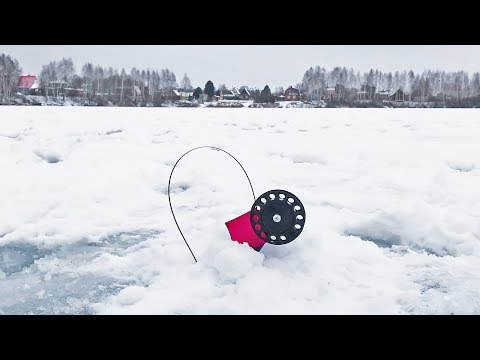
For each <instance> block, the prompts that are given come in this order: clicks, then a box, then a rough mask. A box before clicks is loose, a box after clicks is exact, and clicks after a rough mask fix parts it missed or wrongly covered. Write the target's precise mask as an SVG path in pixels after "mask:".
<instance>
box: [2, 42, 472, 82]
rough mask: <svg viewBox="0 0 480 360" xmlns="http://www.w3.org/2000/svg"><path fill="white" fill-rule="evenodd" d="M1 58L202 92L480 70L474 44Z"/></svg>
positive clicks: (176, 49)
mask: <svg viewBox="0 0 480 360" xmlns="http://www.w3.org/2000/svg"><path fill="white" fill-rule="evenodd" d="M0 53H5V54H9V55H11V56H13V57H15V58H16V59H17V60H18V61H19V62H20V65H21V66H22V68H23V73H24V74H25V75H26V74H34V75H38V73H39V72H40V69H41V67H42V65H43V64H46V63H48V62H49V61H52V60H60V59H61V58H62V57H71V58H72V59H73V61H74V63H75V67H76V70H77V72H78V73H79V72H80V70H81V67H82V65H83V63H84V62H87V61H89V62H92V63H94V64H95V65H96V64H99V65H101V66H104V67H108V66H112V67H114V68H115V67H116V68H118V69H119V70H121V68H122V67H124V68H125V70H126V71H127V72H129V71H130V69H131V68H132V67H137V68H140V69H144V68H145V69H146V68H151V69H157V70H160V69H162V68H169V69H170V70H172V71H173V72H174V73H175V75H176V76H177V82H179V81H180V79H181V77H182V76H183V74H184V73H187V74H188V76H189V77H190V79H191V81H192V85H194V86H200V87H202V88H203V86H204V85H205V83H206V82H207V80H212V81H213V83H214V85H215V86H216V87H217V86H218V85H219V84H221V83H224V84H226V85H227V86H228V87H230V86H241V85H248V86H251V87H258V88H263V87H264V86H265V85H266V84H268V85H269V86H270V87H271V88H272V89H273V88H275V87H276V86H283V87H287V86H289V85H295V84H296V83H298V82H300V81H301V79H302V76H303V74H304V72H305V71H306V70H307V69H308V68H309V67H310V66H315V65H320V66H323V67H325V68H326V69H327V70H329V69H331V68H333V67H334V66H346V67H353V68H354V69H355V70H360V71H361V72H365V71H368V70H370V68H377V69H379V70H382V71H392V72H393V71H396V70H409V69H412V70H414V71H415V72H421V71H423V70H424V69H426V68H429V69H440V70H447V71H448V70H465V71H467V72H469V73H472V72H477V71H480V46H478V45H468V46H466V45H148V46H146V45H0Z"/></svg>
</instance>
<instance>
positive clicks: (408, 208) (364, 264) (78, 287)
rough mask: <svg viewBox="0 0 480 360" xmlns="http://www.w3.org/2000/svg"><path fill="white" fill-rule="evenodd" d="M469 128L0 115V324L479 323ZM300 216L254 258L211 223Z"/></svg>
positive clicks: (461, 120) (11, 111) (144, 114)
mask: <svg viewBox="0 0 480 360" xmlns="http://www.w3.org/2000/svg"><path fill="white" fill-rule="evenodd" d="M479 136H480V122H479V121H478V110H474V109H473V110H463V109H428V110H424V109H207V108H197V109H188V108H88V107H87V108H82V107H63V108H55V107H6V106H4V107H0V169H1V176H0V198H1V199H2V201H1V202H0V314H60V313H68V314H89V313H100V314H480V261H479V260H480V191H478V187H479V182H480V142H479V141H478V139H479ZM201 145H212V146H217V147H220V148H222V149H225V150H226V151H229V152H230V153H232V154H233V155H234V156H236V157H237V158H238V160H239V161H240V162H241V163H242V164H243V166H244V167H245V169H246V171H247V172H248V174H249V176H250V178H251V180H252V183H253V186H254V189H255V192H256V195H257V196H258V195H260V194H262V193H263V192H265V191H268V190H271V189H285V190H287V191H290V192H292V193H294V194H295V195H296V196H298V197H299V199H300V200H301V201H302V202H303V204H304V206H305V210H306V214H307V217H306V224H305V229H304V231H303V232H302V234H301V235H300V236H299V237H298V238H297V239H296V240H295V241H293V242H291V243H289V244H287V245H283V246H274V245H268V244H267V245H265V246H264V248H263V249H262V251H261V252H259V253H258V252H255V251H253V250H252V249H250V248H249V247H248V246H247V245H241V244H238V243H236V242H233V241H231V240H230V237H229V234H228V231H227V229H226V227H225V224H224V223H225V222H226V221H228V220H230V219H233V218H235V217H237V216H239V215H241V214H243V213H245V212H246V211H248V210H249V209H250V206H251V204H252V202H253V197H252V194H251V192H250V187H249V186H248V182H247V180H246V178H245V176H244V174H243V172H242V171H241V169H240V167H239V166H238V164H236V163H235V161H233V160H232V159H231V158H229V157H228V156H226V155H225V154H224V153H222V152H219V151H212V150H209V149H202V150H197V151H195V152H192V153H190V154H189V155H187V156H186V157H185V158H184V159H183V160H182V161H181V162H180V163H179V165H178V168H177V169H176V170H175V172H174V175H173V184H172V185H173V187H172V203H173V206H174V209H175V211H176V215H177V219H178V221H179V223H180V225H181V227H182V230H183V232H184V234H185V236H186V238H187V240H188V241H189V243H190V245H191V247H192V249H193V251H194V252H195V254H196V256H197V258H198V260H199V262H198V263H197V264H195V263H194V261H193V259H192V257H191V255H190V253H189V252H188V249H187V248H186V246H185V244H184V242H183V240H182V238H181V237H180V234H179V233H178V231H177V228H176V227H175V224H174V221H173V219H172V216H171V214H170V209H169V206H168V198H167V183H168V176H169V174H170V171H171V169H172V166H173V164H174V163H175V161H176V160H177V159H178V158H179V156H180V155H182V154H183V153H184V152H185V151H187V150H189V149H191V148H193V147H196V146H201Z"/></svg>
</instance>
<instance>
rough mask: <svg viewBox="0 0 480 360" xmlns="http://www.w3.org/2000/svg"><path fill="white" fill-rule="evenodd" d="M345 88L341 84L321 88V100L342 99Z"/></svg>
mask: <svg viewBox="0 0 480 360" xmlns="http://www.w3.org/2000/svg"><path fill="white" fill-rule="evenodd" d="M345 94H346V88H345V86H343V85H341V84H336V85H335V86H334V87H327V88H325V89H324V90H323V94H322V100H325V101H332V100H337V101H338V100H343V99H345Z"/></svg>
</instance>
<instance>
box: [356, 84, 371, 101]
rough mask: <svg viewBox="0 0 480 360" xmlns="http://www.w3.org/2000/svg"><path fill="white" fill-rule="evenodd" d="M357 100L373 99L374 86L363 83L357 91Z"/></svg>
mask: <svg viewBox="0 0 480 360" xmlns="http://www.w3.org/2000/svg"><path fill="white" fill-rule="evenodd" d="M357 99H358V100H374V99H375V86H371V85H367V84H363V85H362V86H361V87H360V91H357Z"/></svg>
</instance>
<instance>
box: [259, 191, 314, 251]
mask: <svg viewBox="0 0 480 360" xmlns="http://www.w3.org/2000/svg"><path fill="white" fill-rule="evenodd" d="M250 224H251V226H252V229H253V231H254V232H255V234H256V235H257V236H258V237H259V238H260V239H261V240H263V241H264V242H267V243H269V244H273V245H284V244H288V243H289V242H291V241H293V240H295V239H296V238H297V237H298V236H299V235H300V233H301V232H302V230H303V227H304V225H305V208H304V207H303V204H302V202H301V201H300V199H299V198H297V197H296V196H295V195H293V194H292V193H291V192H289V191H286V190H270V191H267V192H266V193H264V194H262V195H261V196H260V197H259V198H258V199H257V200H255V202H254V203H253V205H252V209H251V210H250Z"/></svg>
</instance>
